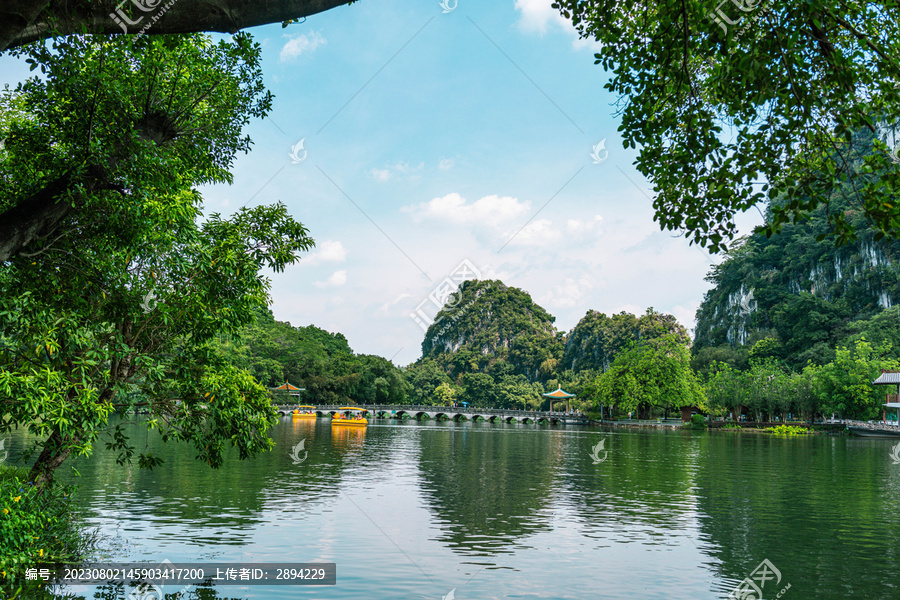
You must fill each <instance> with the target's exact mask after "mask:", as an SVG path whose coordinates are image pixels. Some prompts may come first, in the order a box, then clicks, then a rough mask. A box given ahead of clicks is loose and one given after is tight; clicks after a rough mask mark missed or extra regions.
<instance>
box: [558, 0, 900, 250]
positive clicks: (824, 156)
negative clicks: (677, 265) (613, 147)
mask: <svg viewBox="0 0 900 600" xmlns="http://www.w3.org/2000/svg"><path fill="white" fill-rule="evenodd" d="M554 6H555V7H557V8H558V9H559V10H560V12H561V13H562V15H563V16H565V17H566V18H569V19H571V20H572V22H573V24H574V25H575V27H576V28H577V29H578V31H579V32H580V33H581V34H582V35H583V36H584V37H586V38H590V39H594V40H596V41H597V42H599V43H598V51H597V54H596V55H595V57H596V63H597V64H601V65H602V66H603V68H604V69H605V70H606V71H607V72H609V73H610V80H609V82H608V83H607V84H606V88H607V89H609V90H610V91H611V92H613V93H615V94H617V95H619V97H620V101H621V104H620V108H621V114H622V125H621V126H620V128H619V130H620V131H621V132H622V137H623V138H624V143H625V144H626V145H627V146H631V147H632V148H635V147H637V148H639V154H638V158H637V162H636V166H637V168H638V170H639V171H641V173H643V174H644V175H645V176H646V177H648V178H649V179H650V180H651V181H652V182H653V184H654V190H655V192H656V193H657V196H656V198H655V200H654V207H655V209H656V219H657V220H658V221H659V222H660V225H661V226H663V227H664V228H666V229H670V230H681V231H684V232H685V236H686V237H689V238H691V239H692V240H694V241H696V242H699V243H700V244H701V245H704V246H706V245H708V246H710V247H711V248H712V249H713V250H722V249H724V248H725V247H726V246H727V244H728V242H729V240H730V239H731V238H732V237H733V236H734V235H735V232H736V227H735V225H734V220H733V217H734V215H735V214H736V213H738V212H740V211H744V210H747V209H750V208H751V207H753V206H755V205H757V204H759V203H761V202H763V201H765V200H767V199H769V200H771V199H775V198H780V199H782V200H783V201H782V202H781V203H780V204H779V205H778V206H777V207H776V208H777V210H775V211H773V215H772V216H773V218H772V219H771V220H769V221H768V222H767V223H766V225H765V227H764V229H765V230H766V231H768V232H770V233H771V232H775V231H778V230H779V228H780V227H782V226H783V225H786V224H787V223H790V222H793V221H794V220H796V219H797V218H803V217H804V216H805V215H806V214H808V212H809V211H810V210H812V209H814V208H816V207H826V208H827V207H828V206H829V205H830V203H832V202H833V201H834V200H835V197H836V196H844V197H846V199H847V201H848V202H851V203H852V208H853V211H854V212H855V213H856V214H857V215H858V216H859V217H860V219H861V220H863V221H865V222H866V223H869V224H871V226H872V227H874V229H875V230H876V235H877V236H878V237H881V236H887V237H894V238H896V237H897V236H898V232H900V203H898V202H897V201H896V198H897V195H898V191H900V169H898V168H897V167H896V165H895V164H893V163H894V162H895V161H894V160H893V159H894V158H895V157H896V154H894V156H893V157H892V156H891V155H890V154H889V150H891V149H894V150H896V141H897V140H896V139H895V138H896V137H897V136H896V131H895V129H896V124H897V123H898V122H900V93H898V88H897V81H898V80H900V66H898V62H897V60H896V57H897V56H898V55H900V11H898V7H897V5H896V4H895V3H893V2H853V3H847V2H838V1H836V0H814V1H811V2H803V3H797V2H787V1H776V0H772V1H769V2H744V3H740V2H732V3H728V2H720V3H719V4H717V5H716V4H714V3H712V2H707V1H701V0H661V1H659V2H646V3H635V2H616V1H612V0H557V1H556V2H555V3H554ZM886 137H887V138H888V139H887V141H888V144H885V138H886ZM892 147H893V148H892ZM873 149H874V150H875V151H874V152H873V151H872V150H873ZM873 174H879V175H881V176H880V177H878V178H876V177H873V176H872V175H873ZM825 224H826V228H825V231H824V232H823V233H825V234H826V235H833V236H834V239H835V241H836V242H837V243H838V244H840V243H843V242H847V241H850V240H852V239H853V238H854V234H856V233H857V231H858V230H857V227H856V225H857V223H856V222H854V220H853V219H851V218H849V217H848V215H846V214H845V213H844V212H843V211H841V210H829V211H828V212H827V215H826V220H825Z"/></svg>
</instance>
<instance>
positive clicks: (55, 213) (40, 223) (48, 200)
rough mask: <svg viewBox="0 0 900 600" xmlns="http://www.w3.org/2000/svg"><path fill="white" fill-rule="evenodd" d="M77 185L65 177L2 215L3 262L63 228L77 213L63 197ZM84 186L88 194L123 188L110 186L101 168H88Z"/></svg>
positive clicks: (0, 251) (0, 254)
mask: <svg viewBox="0 0 900 600" xmlns="http://www.w3.org/2000/svg"><path fill="white" fill-rule="evenodd" d="M75 183H76V181H75V180H74V179H73V177H72V175H70V174H66V175H63V176H62V177H60V178H58V179H55V180H54V181H52V182H50V183H49V184H48V185H47V187H45V188H44V189H42V190H41V191H39V192H37V193H36V194H34V195H32V196H31V197H29V198H26V199H25V200H22V201H20V202H19V203H17V204H16V205H15V206H13V207H12V208H10V209H9V210H7V211H5V212H2V213H0V263H2V262H4V261H7V260H9V259H10V258H12V257H13V256H15V255H16V254H18V253H19V251H20V250H22V249H23V248H25V247H26V246H27V245H28V244H30V243H32V242H35V241H37V240H40V239H41V238H44V237H47V236H50V235H52V234H53V233H54V232H55V231H57V230H58V229H59V227H60V225H62V223H63V221H65V219H66V217H68V216H69V215H70V214H71V213H72V212H73V211H74V210H75V208H73V207H72V205H71V204H70V203H69V202H60V201H59V197H60V196H61V195H62V194H63V193H65V192H66V191H67V190H69V189H70V188H71V187H72V186H73V185H74V184H75ZM82 183H83V184H84V186H85V191H87V192H88V193H90V192H94V191H98V190H104V189H119V188H117V187H115V186H112V185H110V184H109V183H106V181H105V177H104V176H103V173H102V171H101V169H99V168H97V167H90V168H88V169H87V178H86V180H85V181H83V182H82Z"/></svg>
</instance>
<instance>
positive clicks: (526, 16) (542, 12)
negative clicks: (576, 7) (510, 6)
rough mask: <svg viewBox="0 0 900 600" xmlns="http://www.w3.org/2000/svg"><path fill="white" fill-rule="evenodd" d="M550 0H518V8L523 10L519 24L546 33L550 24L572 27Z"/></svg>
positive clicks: (525, 28) (528, 29)
mask: <svg viewBox="0 0 900 600" xmlns="http://www.w3.org/2000/svg"><path fill="white" fill-rule="evenodd" d="M550 4H551V3H550V2H549V1H548V0H516V10H519V11H522V17H521V18H520V19H519V26H520V27H522V29H524V30H525V31H536V32H538V33H541V34H543V33H545V32H546V31H547V26H548V25H550V24H556V25H561V26H562V27H564V28H571V24H570V23H569V22H568V21H567V20H566V19H564V18H563V16H562V15H561V14H559V11H558V10H556V9H555V8H553V7H552V6H550Z"/></svg>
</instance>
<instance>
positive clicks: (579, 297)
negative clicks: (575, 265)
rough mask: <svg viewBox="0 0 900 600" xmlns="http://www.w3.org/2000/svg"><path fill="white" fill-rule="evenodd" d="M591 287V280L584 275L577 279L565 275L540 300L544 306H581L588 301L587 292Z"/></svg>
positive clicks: (592, 283)
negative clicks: (560, 281)
mask: <svg viewBox="0 0 900 600" xmlns="http://www.w3.org/2000/svg"><path fill="white" fill-rule="evenodd" d="M593 288H594V282H593V280H592V279H591V278H590V277H588V276H586V275H585V276H582V277H579V278H577V279H575V278H573V277H566V278H565V279H563V281H562V283H559V284H557V285H555V286H554V287H553V289H552V290H551V291H550V293H549V294H547V295H546V296H545V297H544V298H542V299H541V300H542V302H543V303H544V304H545V305H546V306H549V307H552V308H573V307H576V306H578V307H581V306H584V305H586V304H587V303H588V302H589V301H590V297H589V292H590V290H592V289H593Z"/></svg>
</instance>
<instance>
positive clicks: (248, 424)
mask: <svg viewBox="0 0 900 600" xmlns="http://www.w3.org/2000/svg"><path fill="white" fill-rule="evenodd" d="M21 52H22V53H23V54H25V55H26V56H28V60H29V62H31V63H32V65H33V66H34V67H36V68H39V69H40V71H41V73H42V76H41V77H34V78H31V79H29V80H28V81H26V82H25V83H23V84H21V85H20V86H19V87H18V88H17V89H16V91H15V94H14V95H13V96H7V97H5V98H4V105H5V106H7V107H8V108H9V110H6V111H5V112H3V113H2V115H3V116H4V118H5V119H7V120H6V121H5V122H4V123H3V129H4V131H6V132H8V135H7V143H6V151H7V155H8V157H7V160H5V161H4V162H3V163H2V164H0V192H2V195H0V198H2V200H0V202H3V203H4V204H5V205H6V206H9V205H12V206H20V205H22V204H28V203H29V202H31V201H32V200H33V196H32V195H33V194H35V193H37V194H41V193H42V190H44V189H45V188H46V187H47V186H48V185H51V186H56V187H58V188H61V189H62V190H63V191H62V193H63V194H64V195H65V201H64V202H57V203H56V204H54V205H53V206H65V205H66V203H70V204H71V205H72V206H79V207H82V208H86V209H89V210H88V211H87V213H84V212H80V211H76V212H70V213H61V214H60V219H61V220H60V223H59V227H58V228H57V229H55V230H54V231H53V232H52V234H51V235H46V236H45V237H42V238H40V239H38V240H35V241H34V242H32V243H31V244H30V245H28V246H27V247H26V249H25V251H22V252H19V253H18V254H16V255H15V256H14V257H12V258H11V259H10V260H8V261H5V262H4V263H2V265H0V417H2V421H0V431H5V430H7V429H9V428H11V427H14V426H24V427H26V428H27V429H29V430H30V432H31V433H32V434H34V435H36V436H37V437H38V438H39V439H40V440H42V441H41V442H40V443H39V454H38V457H37V460H36V461H35V463H34V466H33V469H32V472H31V475H30V477H31V479H32V480H33V481H35V483H36V485H37V486H38V487H39V488H41V487H43V486H44V485H45V484H47V483H48V482H50V481H51V480H52V477H53V471H54V470H55V469H56V468H58V467H59V466H60V465H61V464H62V463H63V462H64V461H65V460H66V458H67V457H68V456H69V455H70V454H71V453H76V454H84V453H88V452H90V449H91V447H92V445H93V443H94V442H95V441H96V440H97V438H98V437H99V436H101V435H103V434H104V432H105V430H106V428H107V425H108V418H109V416H110V415H111V414H112V413H113V412H114V411H127V410H130V409H134V408H142V409H144V410H147V411H149V412H150V413H151V418H150V419H149V420H148V421H147V424H148V426H150V427H159V428H161V429H162V431H163V436H164V437H165V438H167V439H169V438H172V439H179V440H184V441H188V442H190V443H192V444H193V445H194V447H195V448H196V449H197V453H198V458H199V459H201V460H203V461H205V462H207V463H209V464H210V465H212V466H217V465H219V464H221V462H222V453H223V451H224V449H225V447H226V446H227V445H232V446H234V447H236V448H237V449H238V451H239V455H240V456H241V457H242V458H245V457H248V456H251V455H253V454H255V453H257V452H259V451H262V450H265V449H268V448H269V447H270V446H271V440H269V439H268V437H267V436H266V431H267V429H268V426H269V423H270V422H271V420H272V419H273V418H274V410H273V409H272V407H271V403H270V402H269V396H268V394H267V392H266V390H265V388H263V387H262V386H261V385H260V384H259V383H258V382H257V381H256V380H255V379H254V378H253V377H252V375H251V374H250V373H248V372H246V371H244V370H241V369H238V368H235V367H234V366H233V365H230V364H227V363H226V362H224V361H223V360H222V359H221V358H220V357H219V356H218V355H217V354H216V353H215V352H214V351H213V350H212V348H211V346H210V342H211V341H212V340H214V339H215V338H217V337H218V336H220V335H230V334H233V333H235V332H237V331H238V330H239V329H240V328H241V327H242V326H244V325H245V324H247V323H249V322H251V321H252V319H253V314H254V313H253V311H254V307H256V306H259V305H261V304H265V303H267V301H268V289H269V282H268V279H267V278H265V277H264V276H262V275H261V274H260V273H261V270H262V269H264V268H269V269H272V270H274V271H275V272H278V271H281V270H283V268H284V267H285V266H286V265H288V264H290V263H292V262H294V261H295V260H297V258H298V256H299V253H300V252H301V251H303V250H307V249H309V248H310V247H311V246H312V240H311V239H310V238H309V237H308V236H307V235H306V233H307V232H306V229H305V228H304V227H303V226H302V225H301V224H300V223H297V222H296V221H294V219H293V218H292V217H291V216H290V215H288V214H287V211H286V209H285V207H284V206H283V205H280V204H277V205H274V206H259V207H254V208H249V209H248V208H245V209H241V210H239V211H237V212H236V213H235V214H234V215H232V216H231V217H230V218H227V219H226V218H223V217H221V216H219V215H217V214H211V215H206V216H205V217H204V218H203V219H202V223H201V216H202V213H201V211H202V200H201V198H200V195H199V193H198V192H197V191H196V189H195V187H194V186H196V185H198V184H201V183H206V182H211V181H229V180H230V174H229V172H228V169H229V167H230V165H231V162H232V160H233V159H234V155H235V153H236V152H238V151H242V150H246V149H247V148H248V147H249V140H248V139H247V138H246V136H244V135H242V133H241V129H242V127H243V125H244V124H245V123H246V122H247V121H248V119H249V118H251V117H253V116H257V117H259V116H263V115H264V114H265V112H266V110H267V109H268V106H269V104H270V97H269V95H268V94H267V93H266V92H265V91H264V89H263V87H262V74H261V72H260V70H259V53H260V48H259V46H258V45H256V44H254V43H252V42H251V41H250V39H249V38H248V37H247V36H243V35H239V36H235V38H234V39H233V40H232V41H222V42H219V43H218V44H214V43H213V42H212V41H211V40H210V39H209V38H207V37H205V36H178V37H172V38H169V37H153V38H143V39H142V40H141V42H140V43H139V44H138V43H135V44H131V43H130V41H128V40H125V39H119V38H106V39H99V40H98V39H94V38H91V37H90V36H84V37H74V38H66V39H59V40H56V41H55V42H54V43H53V44H52V45H51V46H49V47H45V46H44V45H43V44H35V45H32V46H29V47H26V48H23V49H22V50H21ZM6 100H9V102H8V103H6ZM109 443H110V445H111V446H112V447H114V448H117V449H119V450H121V452H122V459H123V460H127V459H129V458H131V456H132V454H133V452H134V449H133V448H132V447H131V446H129V445H128V440H127V439H126V438H125V437H124V436H122V435H121V432H120V431H119V430H118V429H117V430H116V432H115V433H113V434H112V437H111V439H110V442H109ZM158 461H159V459H158V458H156V457H154V456H152V455H149V454H141V455H140V463H141V465H142V466H152V465H154V464H157V463H158Z"/></svg>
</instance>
